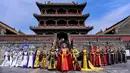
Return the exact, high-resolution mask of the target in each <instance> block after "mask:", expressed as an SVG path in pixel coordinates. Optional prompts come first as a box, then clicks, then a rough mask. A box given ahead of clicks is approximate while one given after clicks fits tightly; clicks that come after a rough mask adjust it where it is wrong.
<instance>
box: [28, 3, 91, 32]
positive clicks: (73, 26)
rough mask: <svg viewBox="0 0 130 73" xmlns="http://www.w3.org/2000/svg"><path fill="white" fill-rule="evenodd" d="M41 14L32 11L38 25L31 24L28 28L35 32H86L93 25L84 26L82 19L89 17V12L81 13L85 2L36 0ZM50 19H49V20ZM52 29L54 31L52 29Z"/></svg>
mask: <svg viewBox="0 0 130 73" xmlns="http://www.w3.org/2000/svg"><path fill="white" fill-rule="evenodd" d="M36 4H37V6H38V8H39V10H40V12H41V14H36V13H34V14H33V15H34V17H35V18H36V19H37V20H38V22H39V23H38V26H31V27H30V29H31V30H33V31H34V32H35V33H37V34H39V33H42V32H43V33H45V32H47V31H49V32H50V31H52V32H55V33H56V32H59V31H67V32H71V31H79V32H86V33H88V31H90V30H92V29H93V27H91V26H89V27H85V23H84V21H85V20H86V19H87V18H88V17H89V15H90V14H89V13H87V14H82V11H83V9H84V7H85V6H86V5H87V3H81V4H78V3H75V2H72V3H51V2H47V3H39V2H36ZM50 20H51V21H50ZM53 30H54V31H53Z"/></svg>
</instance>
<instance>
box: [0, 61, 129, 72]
mask: <svg viewBox="0 0 130 73" xmlns="http://www.w3.org/2000/svg"><path fill="white" fill-rule="evenodd" d="M103 68H104V69H105V70H103V71H98V72H87V73H130V60H128V62H127V63H122V64H115V65H111V66H103ZM0 73H61V72H59V71H48V70H46V69H26V68H10V67H0ZM67 73H86V72H81V71H68V72H67Z"/></svg>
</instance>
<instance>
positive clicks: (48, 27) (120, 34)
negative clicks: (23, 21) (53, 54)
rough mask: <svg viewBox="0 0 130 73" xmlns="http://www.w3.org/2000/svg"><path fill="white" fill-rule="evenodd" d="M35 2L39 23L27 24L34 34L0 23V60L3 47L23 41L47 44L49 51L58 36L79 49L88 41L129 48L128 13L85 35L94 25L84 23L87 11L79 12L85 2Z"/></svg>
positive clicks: (94, 43) (88, 44) (33, 43)
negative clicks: (95, 32) (99, 29)
mask: <svg viewBox="0 0 130 73" xmlns="http://www.w3.org/2000/svg"><path fill="white" fill-rule="evenodd" d="M36 5H37V6H38V8H39V10H40V14H34V17H35V18H36V19H37V21H38V24H37V26H30V29H31V30H32V31H34V32H35V33H36V35H25V34H24V33H23V32H21V31H19V32H17V31H16V30H15V29H14V28H11V27H10V26H8V25H6V24H4V23H3V22H0V34H1V35H0V61H1V58H2V55H3V52H4V51H5V48H6V47H11V46H13V47H18V46H19V45H20V44H24V43H26V44H31V45H34V46H36V47H41V46H47V50H50V49H51V46H55V45H56V44H57V41H60V40H61V39H64V40H65V41H66V43H67V45H68V46H72V45H75V47H76V48H77V49H78V50H79V51H81V50H82V49H83V47H84V46H90V44H92V45H100V44H108V45H112V44H118V45H120V44H123V45H124V46H125V47H126V49H130V33H129V31H130V29H129V28H130V27H129V25H130V16H128V17H127V18H125V19H123V20H122V21H120V22H118V23H117V24H114V25H113V26H111V27H110V28H107V29H106V30H105V31H102V30H101V31H100V32H98V33H97V34H96V35H88V34H87V33H88V32H89V31H91V30H92V29H93V28H94V27H93V26H88V25H87V24H86V25H85V20H86V19H87V18H88V17H89V16H90V14H89V13H87V14H82V11H83V9H84V7H85V6H86V5H87V3H81V4H79V3H75V2H72V3H52V2H46V3H39V2H36ZM102 25H103V24H102ZM59 46H60V45H59Z"/></svg>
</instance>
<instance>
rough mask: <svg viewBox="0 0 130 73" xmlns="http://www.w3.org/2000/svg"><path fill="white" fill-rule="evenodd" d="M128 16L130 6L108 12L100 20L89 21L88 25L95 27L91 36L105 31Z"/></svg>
mask: <svg viewBox="0 0 130 73" xmlns="http://www.w3.org/2000/svg"><path fill="white" fill-rule="evenodd" d="M128 15H130V4H127V5H125V6H122V7H119V8H117V9H114V10H112V11H110V12H107V13H106V14H104V16H102V17H99V19H95V20H88V21H87V22H86V23H87V24H91V25H92V26H94V29H93V30H92V31H90V34H95V33H96V32H98V31H99V30H100V29H103V30H105V28H108V27H110V26H112V25H113V24H115V23H117V22H119V21H120V20H122V19H123V18H125V17H127V16H128Z"/></svg>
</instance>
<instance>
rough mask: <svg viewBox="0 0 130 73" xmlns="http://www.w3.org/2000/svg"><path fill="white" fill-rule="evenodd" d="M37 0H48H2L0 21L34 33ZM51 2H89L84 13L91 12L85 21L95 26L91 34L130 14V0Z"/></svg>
mask: <svg viewBox="0 0 130 73" xmlns="http://www.w3.org/2000/svg"><path fill="white" fill-rule="evenodd" d="M36 1H38V2H43V3H44V2H45V1H48V0H1V1H0V21H2V22H4V23H6V24H8V25H9V26H11V27H13V28H15V29H16V30H21V31H23V32H24V33H26V34H34V32H33V31H31V30H30V28H29V27H30V26H37V24H38V22H37V20H36V19H35V18H34V17H33V13H38V14H39V13H40V12H39V9H38V7H37V6H36ZM49 1H51V2H72V1H75V2H78V3H84V2H87V6H86V7H85V9H84V11H83V14H85V13H90V17H89V18H88V19H87V20H86V21H85V23H86V25H90V26H94V29H93V30H92V31H90V32H89V34H95V33H96V32H98V31H99V30H100V29H102V30H104V29H106V28H108V27H110V26H111V25H113V24H115V23H117V22H118V21H120V20H122V19H123V18H125V17H127V16H128V15H130V0H49Z"/></svg>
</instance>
